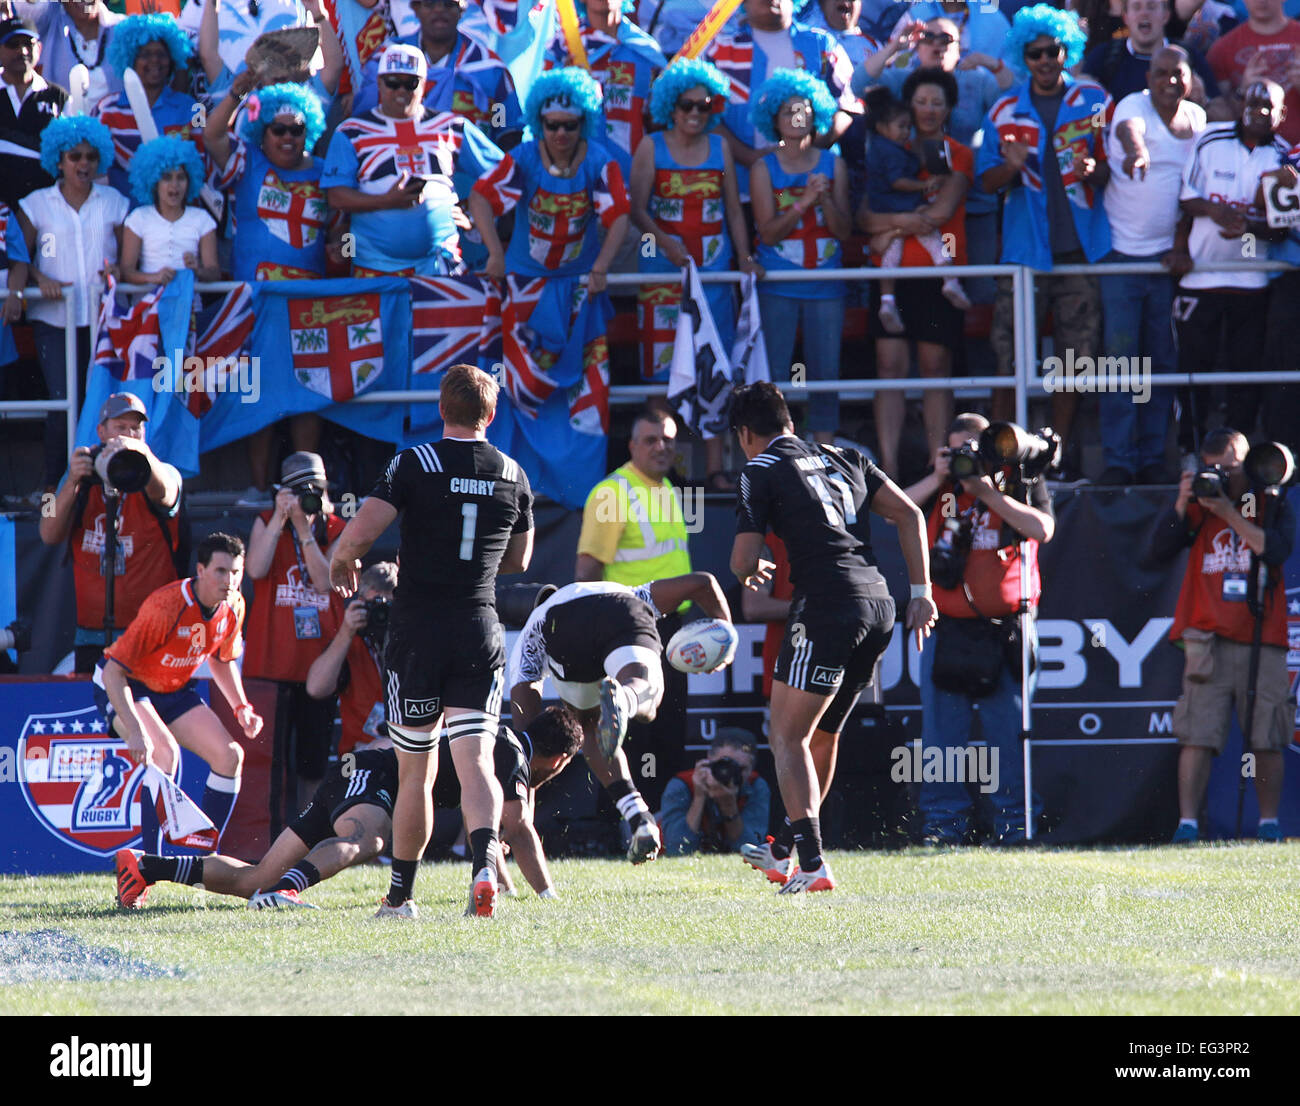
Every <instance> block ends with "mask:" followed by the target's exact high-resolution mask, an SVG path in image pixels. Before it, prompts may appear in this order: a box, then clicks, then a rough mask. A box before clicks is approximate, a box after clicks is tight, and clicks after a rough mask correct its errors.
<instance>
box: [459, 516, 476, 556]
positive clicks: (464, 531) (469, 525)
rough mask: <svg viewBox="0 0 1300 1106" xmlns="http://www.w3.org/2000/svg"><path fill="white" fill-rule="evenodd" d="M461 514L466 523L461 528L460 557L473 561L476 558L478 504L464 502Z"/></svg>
mask: <svg viewBox="0 0 1300 1106" xmlns="http://www.w3.org/2000/svg"><path fill="white" fill-rule="evenodd" d="M460 514H461V517H462V518H463V519H464V520H465V524H464V525H463V526H462V527H461V529H460V559H461V560H462V561H472V560H473V559H474V528H475V527H476V526H477V525H478V504H477V503H465V504H462V505H461V508H460Z"/></svg>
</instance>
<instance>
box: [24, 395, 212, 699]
mask: <svg viewBox="0 0 1300 1106" xmlns="http://www.w3.org/2000/svg"><path fill="white" fill-rule="evenodd" d="M148 421H149V416H148V414H147V413H146V412H145V407H144V403H143V401H142V400H141V399H140V398H139V397H138V396H134V395H131V394H130V393H128V392H116V393H114V394H113V395H111V396H109V397H108V399H107V400H105V401H104V406H103V407H102V408H100V411H99V423H98V425H97V427H96V433H97V434H98V436H99V443H100V444H99V445H97V446H95V447H94V448H93V449H91V448H88V447H86V446H78V447H77V448H76V449H74V450H73V451H72V456H71V458H69V460H68V473H67V475H66V476H65V477H64V479H63V483H62V484H61V485H60V486H59V490H58V494H57V495H56V496H55V497H54V500H53V503H52V504H47V505H46V506H43V507H42V509H41V525H40V534H41V541H43V542H44V543H45V544H46V545H59V544H61V543H63V542H66V543H67V546H68V556H70V557H71V558H72V578H73V585H74V588H75V590H76V596H77V633H76V637H75V639H74V642H73V647H74V648H73V661H74V671H76V672H87V673H88V672H93V671H94V670H95V662H96V661H98V660H99V655H100V654H101V653H102V652H103V651H104V648H105V647H106V646H107V645H108V644H110V643H111V641H112V640H115V639H116V638H118V637H120V636H121V631H122V630H124V629H125V628H126V627H127V626H128V625H130V623H131V620H132V619H133V618H135V616H136V614H137V613H138V612H139V610H140V604H141V603H143V602H144V600H145V599H146V598H147V597H148V596H149V595H150V594H152V593H153V592H154V591H157V590H158V588H160V587H163V586H164V585H166V584H170V583H172V582H173V581H174V580H178V579H180V576H179V574H178V573H177V568H176V561H177V560H183V561H186V562H187V561H188V559H189V556H188V553H187V552H184V551H183V550H182V548H181V526H180V520H179V514H180V507H181V474H180V473H179V472H178V471H177V470H176V469H175V468H174V467H173V466H171V465H169V464H167V463H166V462H165V461H161V460H159V459H158V458H157V457H156V456H154V453H153V451H152V450H151V449H150V448H149V447H148V446H147V445H146V444H145V440H144V435H145V426H144V424H145V423H146V422H148ZM114 524H116V525H114ZM110 546H111V547H113V559H114V566H115V567H114V571H113V572H112V573H111V574H108V573H106V572H105V571H104V569H105V565H106V564H107V560H108V556H109V547H110ZM184 567H185V568H188V565H187V564H186V565H185V566H184Z"/></svg>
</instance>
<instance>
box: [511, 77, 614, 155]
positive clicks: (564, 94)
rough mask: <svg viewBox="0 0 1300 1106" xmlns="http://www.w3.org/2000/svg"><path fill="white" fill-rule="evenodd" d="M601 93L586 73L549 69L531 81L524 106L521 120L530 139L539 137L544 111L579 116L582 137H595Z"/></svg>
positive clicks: (598, 125)
mask: <svg viewBox="0 0 1300 1106" xmlns="http://www.w3.org/2000/svg"><path fill="white" fill-rule="evenodd" d="M603 99H604V94H603V93H602V92H601V91H600V85H598V84H597V83H596V82H595V81H594V80H593V79H592V77H591V75H590V74H589V73H588V72H587V71H586V70H585V69H580V68H578V67H577V66H574V65H568V66H565V67H564V68H563V69H552V70H550V71H549V72H546V73H543V74H542V75H541V76H540V77H538V78H537V80H535V81H534V82H533V87H532V88H531V89H530V90H529V92H528V100H527V102H526V103H525V104H524V121H525V122H527V124H528V127H529V129H530V130H531V131H532V132H533V137H534V138H536V139H538V140H540V139H541V137H542V112H543V111H571V112H573V113H574V114H575V115H576V114H581V115H582V136H583V138H586V139H589V140H590V139H593V138H596V137H598V134H599V132H600V129H601V127H600V105H601V101H602V100H603Z"/></svg>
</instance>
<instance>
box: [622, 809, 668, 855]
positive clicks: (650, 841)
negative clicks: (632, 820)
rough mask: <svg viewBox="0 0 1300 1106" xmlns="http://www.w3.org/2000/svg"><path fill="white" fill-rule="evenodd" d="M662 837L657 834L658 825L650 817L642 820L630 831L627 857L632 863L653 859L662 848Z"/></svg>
mask: <svg viewBox="0 0 1300 1106" xmlns="http://www.w3.org/2000/svg"><path fill="white" fill-rule="evenodd" d="M663 847H664V843H663V838H661V837H660V836H659V826H658V825H657V824H656V823H655V822H654V820H653V819H652V820H651V821H648V822H642V823H641V824H640V825H639V826H637V828H636V829H634V830H633V831H632V841H631V844H629V845H628V847H627V858H628V860H630V861H631V862H632V863H633V864H644V863H645V862H646V861H647V860H653V859H654V858H655V857H657V856H658V855H659V853H660V851H661V850H662V849H663Z"/></svg>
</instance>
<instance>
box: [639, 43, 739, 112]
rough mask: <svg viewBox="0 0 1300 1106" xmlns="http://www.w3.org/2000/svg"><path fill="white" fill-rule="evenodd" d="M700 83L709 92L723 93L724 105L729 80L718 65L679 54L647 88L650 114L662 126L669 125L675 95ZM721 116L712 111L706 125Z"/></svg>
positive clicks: (729, 84) (679, 94)
mask: <svg viewBox="0 0 1300 1106" xmlns="http://www.w3.org/2000/svg"><path fill="white" fill-rule="evenodd" d="M701 86H703V87H704V88H707V89H708V90H709V95H710V96H721V97H723V101H724V106H725V99H726V97H727V96H728V95H729V94H730V92H731V82H730V81H729V80H727V78H726V77H725V76H723V74H722V71H721V70H720V69H718V68H717V67H716V66H714V65H710V64H709V63H708V62H707V61H700V59H699V58H682V59H680V60H678V61H675V62H673V63H672V64H671V65H670V66H668V68H667V69H665V70H664V71H663V72H662V73H660V74H659V79H658V80H657V81H655V83H654V86H653V87H652V88H651V89H650V118H651V119H653V120H654V121H655V122H656V123H658V124H659V126H661V127H671V126H672V125H673V108H674V107H675V106H676V104H677V99H678V97H679V96H681V94H682V93H683V92H686V91H687V90H689V89H692V88H699V87H701ZM721 118H722V115H721V113H720V112H715V113H714V114H713V115H711V116H709V126H710V127H712V126H714V124H716V123H717V122H718V121H719V120H720V119H721Z"/></svg>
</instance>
